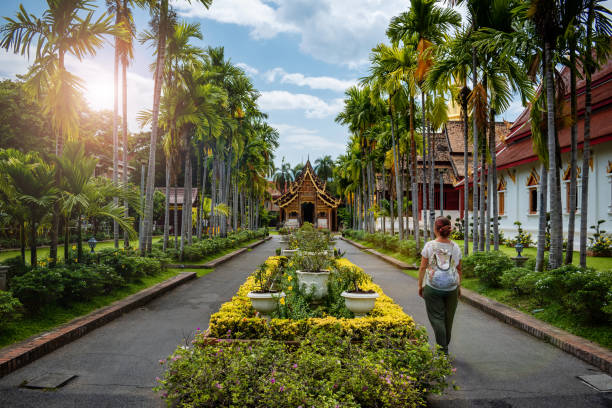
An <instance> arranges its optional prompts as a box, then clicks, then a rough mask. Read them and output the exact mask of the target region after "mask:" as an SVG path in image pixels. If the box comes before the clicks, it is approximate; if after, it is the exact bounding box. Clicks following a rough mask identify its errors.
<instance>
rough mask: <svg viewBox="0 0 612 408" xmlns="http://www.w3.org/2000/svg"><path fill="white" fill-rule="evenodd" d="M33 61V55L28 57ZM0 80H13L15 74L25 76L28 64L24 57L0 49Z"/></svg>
mask: <svg viewBox="0 0 612 408" xmlns="http://www.w3.org/2000/svg"><path fill="white" fill-rule="evenodd" d="M30 57H31V58H32V61H33V57H34V55H30ZM0 61H2V64H0V78H2V79H15V78H16V75H17V74H25V73H26V72H27V71H28V67H29V66H30V64H29V63H28V59H27V57H26V56H22V55H19V54H14V53H12V52H10V51H6V50H4V49H0Z"/></svg>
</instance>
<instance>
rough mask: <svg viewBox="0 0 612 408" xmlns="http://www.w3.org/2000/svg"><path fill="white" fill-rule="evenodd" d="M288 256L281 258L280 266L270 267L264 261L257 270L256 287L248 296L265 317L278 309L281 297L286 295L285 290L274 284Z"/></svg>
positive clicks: (267, 317) (254, 306)
mask: <svg viewBox="0 0 612 408" xmlns="http://www.w3.org/2000/svg"><path fill="white" fill-rule="evenodd" d="M286 260H287V258H284V259H283V258H281V263H280V265H279V266H278V267H274V268H268V265H267V264H265V263H263V264H261V265H259V268H257V270H256V271H255V283H256V285H257V287H256V289H255V290H253V291H251V292H249V293H248V294H247V297H248V298H249V299H251V305H253V308H254V309H255V310H257V311H258V312H259V314H260V315H262V316H263V317H264V318H266V319H269V318H270V317H269V316H270V313H271V312H273V311H274V310H275V309H276V305H277V302H278V301H279V299H281V298H284V297H285V293H284V292H280V291H278V290H275V289H274V285H275V283H276V281H277V280H278V276H279V275H280V274H281V271H282V269H283V266H284V264H285V262H286Z"/></svg>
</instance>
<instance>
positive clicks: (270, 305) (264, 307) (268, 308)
mask: <svg viewBox="0 0 612 408" xmlns="http://www.w3.org/2000/svg"><path fill="white" fill-rule="evenodd" d="M247 297H248V298H249V299H251V305H253V308H254V309H255V310H257V311H258V312H259V313H260V314H261V315H263V316H264V317H267V316H268V315H269V314H270V313H272V312H273V311H274V310H276V303H277V302H278V299H279V298H284V297H285V293H284V292H265V293H257V292H249V293H248V294H247Z"/></svg>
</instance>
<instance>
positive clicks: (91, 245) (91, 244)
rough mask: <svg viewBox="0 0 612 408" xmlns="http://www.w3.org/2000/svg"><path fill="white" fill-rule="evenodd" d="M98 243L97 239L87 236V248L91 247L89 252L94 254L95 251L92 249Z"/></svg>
mask: <svg viewBox="0 0 612 408" xmlns="http://www.w3.org/2000/svg"><path fill="white" fill-rule="evenodd" d="M97 243H98V241H96V239H95V238H94V237H91V238H89V240H88V241H87V244H88V245H89V248H91V253H92V254H94V253H95V252H96V251H94V249H95V248H96V244H97Z"/></svg>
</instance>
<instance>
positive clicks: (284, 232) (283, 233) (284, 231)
mask: <svg viewBox="0 0 612 408" xmlns="http://www.w3.org/2000/svg"><path fill="white" fill-rule="evenodd" d="M278 233H279V234H280V242H288V241H289V228H287V227H282V228H279V230H278Z"/></svg>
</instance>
